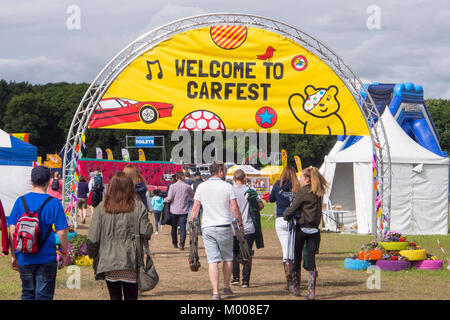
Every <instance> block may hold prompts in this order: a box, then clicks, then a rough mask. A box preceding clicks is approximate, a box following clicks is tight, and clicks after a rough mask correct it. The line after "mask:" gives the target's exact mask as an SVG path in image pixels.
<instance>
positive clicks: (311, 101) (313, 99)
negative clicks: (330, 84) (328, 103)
mask: <svg viewBox="0 0 450 320" xmlns="http://www.w3.org/2000/svg"><path fill="white" fill-rule="evenodd" d="M325 93H327V91H326V90H320V91H318V92H316V93H314V94H313V95H310V96H309V97H308V99H307V100H306V102H305V110H306V111H311V110H312V109H314V107H315V106H316V105H317V104H318V103H319V102H320V100H321V99H322V98H323V96H324V95H325Z"/></svg>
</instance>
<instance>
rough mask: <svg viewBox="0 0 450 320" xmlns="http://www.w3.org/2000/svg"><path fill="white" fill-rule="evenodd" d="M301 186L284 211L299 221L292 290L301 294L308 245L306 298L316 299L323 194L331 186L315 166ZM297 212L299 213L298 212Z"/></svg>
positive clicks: (304, 177)
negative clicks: (317, 259) (303, 260)
mask: <svg viewBox="0 0 450 320" xmlns="http://www.w3.org/2000/svg"><path fill="white" fill-rule="evenodd" d="M300 185H301V188H300V190H299V191H298V192H297V194H296V195H295V199H294V201H293V202H292V204H291V205H290V207H289V209H288V210H287V212H286V213H285V214H284V220H291V219H294V224H295V254H294V268H293V277H294V281H293V282H292V283H291V285H290V286H289V291H290V292H291V293H293V294H294V295H296V296H298V295H300V279H301V277H300V273H301V269H300V266H301V262H302V254H303V245H304V244H305V241H306V245H307V261H308V263H307V268H306V269H307V270H308V271H309V284H308V294H307V295H306V297H305V299H308V300H311V299H314V298H315V285H316V278H317V269H316V252H317V250H318V248H319V244H320V230H319V225H320V221H321V219H322V197H323V195H324V194H325V190H326V189H327V188H328V182H327V181H326V180H325V178H324V177H323V176H322V175H321V174H320V172H319V170H318V169H317V168H315V167H309V168H307V169H305V170H303V172H302V176H301V178H300ZM296 212H298V213H299V217H298V218H297V216H298V215H296Z"/></svg>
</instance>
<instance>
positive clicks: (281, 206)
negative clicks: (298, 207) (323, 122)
mask: <svg viewBox="0 0 450 320" xmlns="http://www.w3.org/2000/svg"><path fill="white" fill-rule="evenodd" d="M299 189H300V183H299V182H298V178H297V172H296V171H295V169H294V167H292V166H287V167H286V168H284V170H283V172H282V173H281V177H280V180H278V181H277V182H276V183H275V184H274V185H273V187H272V191H271V192H270V195H269V201H270V202H275V203H276V214H277V218H276V220H275V229H276V232H277V235H278V240H280V244H281V249H282V251H283V266H284V273H285V275H286V282H287V286H286V288H285V289H286V290H288V289H289V284H290V283H291V282H292V267H293V265H292V261H290V260H288V242H289V230H288V222H287V221H285V220H284V219H283V214H284V213H285V212H286V210H287V209H288V208H289V206H290V205H291V202H292V200H294V196H295V194H296V193H297V191H298V190H299Z"/></svg>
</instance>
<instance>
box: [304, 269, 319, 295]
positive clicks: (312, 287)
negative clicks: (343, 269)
mask: <svg viewBox="0 0 450 320" xmlns="http://www.w3.org/2000/svg"><path fill="white" fill-rule="evenodd" d="M317 274H318V272H317V270H316V269H314V271H310V272H309V282H308V294H307V295H306V296H305V299H306V300H314V299H315V298H316V280H317Z"/></svg>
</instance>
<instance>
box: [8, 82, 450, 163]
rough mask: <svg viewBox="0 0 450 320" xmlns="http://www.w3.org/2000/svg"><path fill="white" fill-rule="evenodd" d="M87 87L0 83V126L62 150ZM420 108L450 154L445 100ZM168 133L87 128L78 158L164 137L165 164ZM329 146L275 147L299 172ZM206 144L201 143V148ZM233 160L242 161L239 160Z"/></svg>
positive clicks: (298, 143) (319, 142) (150, 152)
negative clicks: (135, 139)
mask: <svg viewBox="0 0 450 320" xmlns="http://www.w3.org/2000/svg"><path fill="white" fill-rule="evenodd" d="M88 87H89V84H86V83H80V84H75V83H66V82H61V83H48V84H45V85H31V84H29V83H27V82H19V83H16V82H9V83H8V82H6V81H5V80H0V128H2V129H4V130H5V131H7V132H11V133H13V132H17V133H19V132H28V133H30V142H31V144H33V145H35V146H37V147H38V154H39V155H40V156H43V158H44V159H45V154H46V153H55V152H60V150H61V149H62V148H63V147H64V145H65V143H66V139H67V135H68V132H69V129H70V125H71V123H72V119H73V117H74V115H75V113H76V110H77V108H78V105H79V103H80V101H81V99H82V98H83V95H84V94H85V92H86V90H87V89H88ZM426 104H427V106H428V109H429V111H430V114H431V117H432V119H433V121H434V123H435V126H436V129H437V131H438V133H439V135H440V144H441V148H442V149H443V150H444V151H446V152H447V153H450V130H449V129H450V101H449V100H442V99H429V100H427V101H426ZM171 133H172V132H171V131H157V130H152V131H146V130H110V129H98V130H87V132H86V147H87V148H86V150H84V151H83V153H84V154H83V156H84V157H89V158H95V148H97V147H99V148H102V149H103V150H105V149H106V148H110V149H111V150H112V152H113V154H114V158H115V159H121V158H122V157H121V149H122V148H125V146H126V141H125V136H127V135H128V136H142V135H154V136H155V135H158V136H164V137H165V144H166V160H169V159H170V153H171V150H172V147H173V146H174V145H176V144H177V143H178V141H171ZM191 137H192V139H191V149H192V151H193V150H194V135H193V134H191ZM223 141H224V150H223V156H224V158H225V157H226V150H227V148H230V147H232V146H233V145H234V150H235V152H236V151H237V141H234V140H233V141H231V140H228V141H227V140H226V137H225V135H223ZM335 142H336V137H335V136H322V135H308V136H305V135H294V134H281V135H280V149H286V151H287V153H288V164H289V165H292V166H294V167H295V161H294V156H295V155H298V156H299V157H300V159H301V161H302V166H303V168H305V167H308V166H310V165H313V166H316V167H320V165H321V164H322V163H323V159H324V156H325V155H326V154H327V153H328V152H329V151H330V149H331V148H332V146H333V144H334V143H335ZM210 143H211V142H203V147H205V146H207V145H208V144H210ZM267 143H268V148H269V151H270V146H271V141H270V135H268V142H267ZM245 150H249V141H248V139H246V141H245ZM129 152H130V158H131V159H132V160H137V159H138V150H137V149H132V148H130V149H129ZM144 152H145V155H146V158H147V160H152V161H160V160H163V156H162V153H161V149H151V148H150V149H144ZM247 156H248V154H247ZM240 157H242V155H240ZM192 160H193V159H192ZM224 160H226V159H224ZM236 160H237V161H242V159H241V158H239V159H235V161H236Z"/></svg>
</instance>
